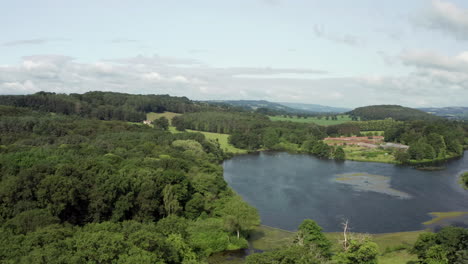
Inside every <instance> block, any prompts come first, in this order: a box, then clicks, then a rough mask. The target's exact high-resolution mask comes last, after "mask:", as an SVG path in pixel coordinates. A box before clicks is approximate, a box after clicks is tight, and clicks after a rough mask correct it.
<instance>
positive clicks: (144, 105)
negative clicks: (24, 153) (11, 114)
mask: <svg viewBox="0 0 468 264" xmlns="http://www.w3.org/2000/svg"><path fill="white" fill-rule="evenodd" d="M0 105H8V106H15V107H27V108H30V109H33V110H37V111H42V112H51V113H57V114H63V115H78V116H81V117H85V118H95V119H99V120H122V121H130V122H141V121H143V120H145V119H146V113H149V112H157V113H161V112H165V111H170V112H176V113H186V112H196V111H203V110H205V111H206V110H207V109H210V110H216V111H224V110H225V109H229V106H215V105H209V104H207V103H197V102H193V101H191V100H189V99H188V98H186V97H175V96H169V95H134V94H123V93H115V92H88V93H84V94H75V93H72V94H69V95H67V94H56V93H49V92H38V93H35V94H31V95H2V96H0Z"/></svg>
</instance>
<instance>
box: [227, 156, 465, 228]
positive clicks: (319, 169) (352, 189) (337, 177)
mask: <svg viewBox="0 0 468 264" xmlns="http://www.w3.org/2000/svg"><path fill="white" fill-rule="evenodd" d="M223 167H224V179H225V180H226V181H227V182H228V184H229V186H231V187H232V188H233V189H234V190H235V191H236V192H237V193H239V194H240V195H241V196H242V197H243V198H244V199H245V200H246V201H247V202H248V203H250V204H251V205H252V206H254V207H256V208H257V209H258V211H259V213H260V217H261V220H262V224H264V225H268V226H272V227H277V228H282V229H286V230H296V229H297V226H298V225H299V224H300V223H301V222H302V220H303V219H306V218H310V219H313V220H315V221H317V223H318V224H319V225H320V226H322V227H323V228H324V231H326V232H335V231H341V223H342V222H343V220H344V219H348V220H349V223H350V225H351V228H352V229H351V231H352V232H368V233H386V232H399V231H412V230H421V229H424V228H426V226H424V225H423V224H422V223H423V222H425V221H428V220H430V219H432V217H431V216H429V214H428V213H430V212H449V211H464V212H468V191H466V190H464V189H463V188H462V187H461V186H459V185H458V183H457V181H458V175H459V174H460V173H461V172H462V171H465V170H468V152H465V155H464V156H463V157H462V158H460V159H457V160H452V161H449V162H447V164H446V169H444V170H439V171H422V170H417V169H413V168H411V167H407V166H398V165H392V164H384V163H370V162H355V161H344V162H338V161H334V160H323V159H318V158H316V157H314V156H310V155H301V154H288V153H285V152H260V153H255V154H248V155H241V156H236V157H234V158H232V159H230V160H227V161H225V162H224V164H223ZM467 218H468V217H465V218H462V219H459V220H458V221H461V222H460V224H462V225H467V224H468V219H467Z"/></svg>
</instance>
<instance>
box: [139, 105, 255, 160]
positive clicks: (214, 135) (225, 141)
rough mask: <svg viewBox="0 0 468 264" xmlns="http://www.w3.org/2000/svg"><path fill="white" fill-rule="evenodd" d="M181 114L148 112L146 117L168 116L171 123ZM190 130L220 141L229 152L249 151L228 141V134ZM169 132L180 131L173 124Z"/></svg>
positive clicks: (222, 146) (151, 118)
mask: <svg viewBox="0 0 468 264" xmlns="http://www.w3.org/2000/svg"><path fill="white" fill-rule="evenodd" d="M179 115H181V114H178V113H172V112H164V113H148V114H146V119H147V120H150V121H153V120H155V119H158V118H160V117H163V116H164V117H166V118H167V119H169V124H171V122H172V118H173V117H175V116H179ZM187 131H188V132H198V133H202V134H203V135H205V137H206V138H207V139H208V140H212V141H214V142H218V143H219V146H220V147H221V149H222V150H223V151H225V152H229V153H234V154H244V153H247V150H245V149H239V148H236V147H234V146H233V145H231V144H229V141H228V138H229V135H228V134H220V133H211V132H203V131H196V130H190V129H187ZM169 132H171V133H179V131H177V130H176V128H175V127H173V126H169Z"/></svg>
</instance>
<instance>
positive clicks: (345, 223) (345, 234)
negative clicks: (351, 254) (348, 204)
mask: <svg viewBox="0 0 468 264" xmlns="http://www.w3.org/2000/svg"><path fill="white" fill-rule="evenodd" d="M341 225H342V226H343V241H342V242H343V250H344V251H348V248H349V241H348V232H349V231H348V229H349V227H348V219H344V220H343V223H342V224H341Z"/></svg>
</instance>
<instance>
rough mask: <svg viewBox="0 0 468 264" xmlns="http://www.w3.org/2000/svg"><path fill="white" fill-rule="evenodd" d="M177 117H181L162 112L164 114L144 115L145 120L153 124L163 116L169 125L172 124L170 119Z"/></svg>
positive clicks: (152, 113)
mask: <svg viewBox="0 0 468 264" xmlns="http://www.w3.org/2000/svg"><path fill="white" fill-rule="evenodd" d="M179 115H181V114H178V113H173V112H164V113H154V112H151V113H147V114H146V120H149V121H151V122H153V121H154V120H156V119H158V118H161V117H163V116H164V117H165V118H167V119H168V120H169V124H171V123H172V118H173V117H174V116H179Z"/></svg>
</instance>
